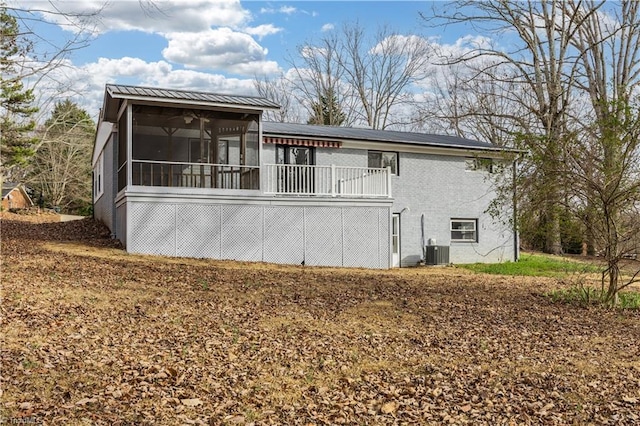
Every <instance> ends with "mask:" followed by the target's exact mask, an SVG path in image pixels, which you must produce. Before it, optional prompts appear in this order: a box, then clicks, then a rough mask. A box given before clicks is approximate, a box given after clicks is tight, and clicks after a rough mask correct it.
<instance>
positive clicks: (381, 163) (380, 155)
mask: <svg viewBox="0 0 640 426" xmlns="http://www.w3.org/2000/svg"><path fill="white" fill-rule="evenodd" d="M369 167H371V168H379V169H382V168H385V167H391V174H393V175H397V174H398V153H397V152H388V151H369Z"/></svg>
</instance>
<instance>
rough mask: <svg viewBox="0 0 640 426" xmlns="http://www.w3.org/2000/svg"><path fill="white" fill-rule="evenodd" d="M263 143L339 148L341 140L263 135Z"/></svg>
mask: <svg viewBox="0 0 640 426" xmlns="http://www.w3.org/2000/svg"><path fill="white" fill-rule="evenodd" d="M262 142H263V143H275V144H278V145H297V146H313V147H319V148H340V147H341V146H342V142H339V141H322V140H317V139H298V138H275V137H271V136H264V137H263V138H262Z"/></svg>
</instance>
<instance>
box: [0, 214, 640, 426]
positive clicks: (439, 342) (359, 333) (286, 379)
mask: <svg viewBox="0 0 640 426" xmlns="http://www.w3.org/2000/svg"><path fill="white" fill-rule="evenodd" d="M45 219H47V220H49V221H51V220H55V217H49V218H45ZM47 220H44V219H43V218H42V217H16V216H14V215H7V214H4V215H3V216H2V287H3V288H2V297H3V299H2V324H1V327H2V330H1V331H2V351H1V353H0V355H1V361H2V405H1V406H0V407H1V410H2V412H1V413H0V416H2V417H3V419H4V420H5V421H9V420H10V419H13V421H17V420H16V419H21V420H22V421H24V420H25V419H26V420H33V421H37V422H40V423H43V424H72V425H74V424H110V425H111V424H133V423H136V424H137V423H140V424H305V425H306V424H340V423H344V424H442V423H454V424H463V423H469V424H491V425H493V424H606V423H610V424H634V423H636V422H638V421H640V417H638V412H639V409H640V404H639V401H640V379H639V378H640V356H639V355H640V352H639V347H638V343H637V342H638V341H640V321H638V320H639V319H640V314H639V313H638V312H637V311H636V312H631V311H630V312H625V311H608V310H602V309H598V308H589V309H585V308H579V307H575V306H568V305H560V304H552V303H550V301H549V300H548V299H547V298H545V297H543V296H542V293H543V292H545V291H548V290H550V289H553V288H556V287H557V286H559V285H562V284H558V282H557V281H555V280H552V279H548V278H535V279H530V278H522V277H519V278H517V277H516V278H506V277H501V276H488V275H481V274H474V273H472V272H469V271H465V270H460V269H456V268H437V269H429V268H423V269H403V270H390V271H371V270H364V269H335V268H310V267H299V266H295V267H294V266H278V265H266V264H258V263H241V262H224V261H208V260H197V259H168V258H160V257H153V256H136V255H129V254H126V253H125V252H123V251H122V250H120V249H119V248H118V247H117V246H116V245H115V244H114V243H113V241H111V240H109V239H108V238H107V236H108V232H105V230H104V229H103V228H101V227H100V226H99V225H97V224H95V223H93V222H91V221H89V220H84V221H79V222H67V223H47Z"/></svg>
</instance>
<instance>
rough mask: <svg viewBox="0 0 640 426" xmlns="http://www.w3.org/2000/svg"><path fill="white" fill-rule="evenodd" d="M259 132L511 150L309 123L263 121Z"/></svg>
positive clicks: (457, 140) (437, 137) (420, 135)
mask: <svg viewBox="0 0 640 426" xmlns="http://www.w3.org/2000/svg"><path fill="white" fill-rule="evenodd" d="M262 133H263V134H264V135H269V136H276V135H278V136H285V135H286V136H298V137H313V138H326V139H332V140H343V141H344V140H351V141H367V142H387V143H400V144H410V145H420V146H430V147H441V148H454V149H472V150H482V151H511V150H509V149H505V148H500V147H498V146H496V145H493V144H491V143H488V142H480V141H475V140H471V139H465V138H460V137H457V136H446V135H434V134H428V133H414V132H398V131H394V130H373V129H361V128H354V127H336V126H320V125H311V124H291V123H276V122H270V121H264V122H263V123H262Z"/></svg>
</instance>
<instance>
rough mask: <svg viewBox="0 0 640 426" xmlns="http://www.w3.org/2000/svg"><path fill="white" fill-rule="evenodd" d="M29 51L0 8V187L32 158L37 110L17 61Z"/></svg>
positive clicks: (15, 26)
mask: <svg viewBox="0 0 640 426" xmlns="http://www.w3.org/2000/svg"><path fill="white" fill-rule="evenodd" d="M30 50H31V48H30V44H29V43H28V40H26V39H25V38H24V37H23V35H21V33H20V29H19V26H18V23H17V20H16V18H15V17H14V16H12V15H10V14H9V13H8V12H7V9H6V7H4V4H0V187H1V186H2V181H3V180H4V179H5V178H8V177H11V170H12V169H13V168H14V167H16V166H24V165H26V164H27V162H28V160H29V158H30V157H31V156H33V154H34V145H35V143H36V138H34V135H33V130H34V129H35V120H34V119H33V115H34V114H35V113H36V112H37V111H38V108H37V107H36V106H34V105H33V104H34V101H35V96H34V93H33V90H32V89H25V87H24V84H23V82H22V76H21V74H20V61H21V60H23V59H24V58H25V57H26V56H27V55H28V53H29V51H30Z"/></svg>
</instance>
